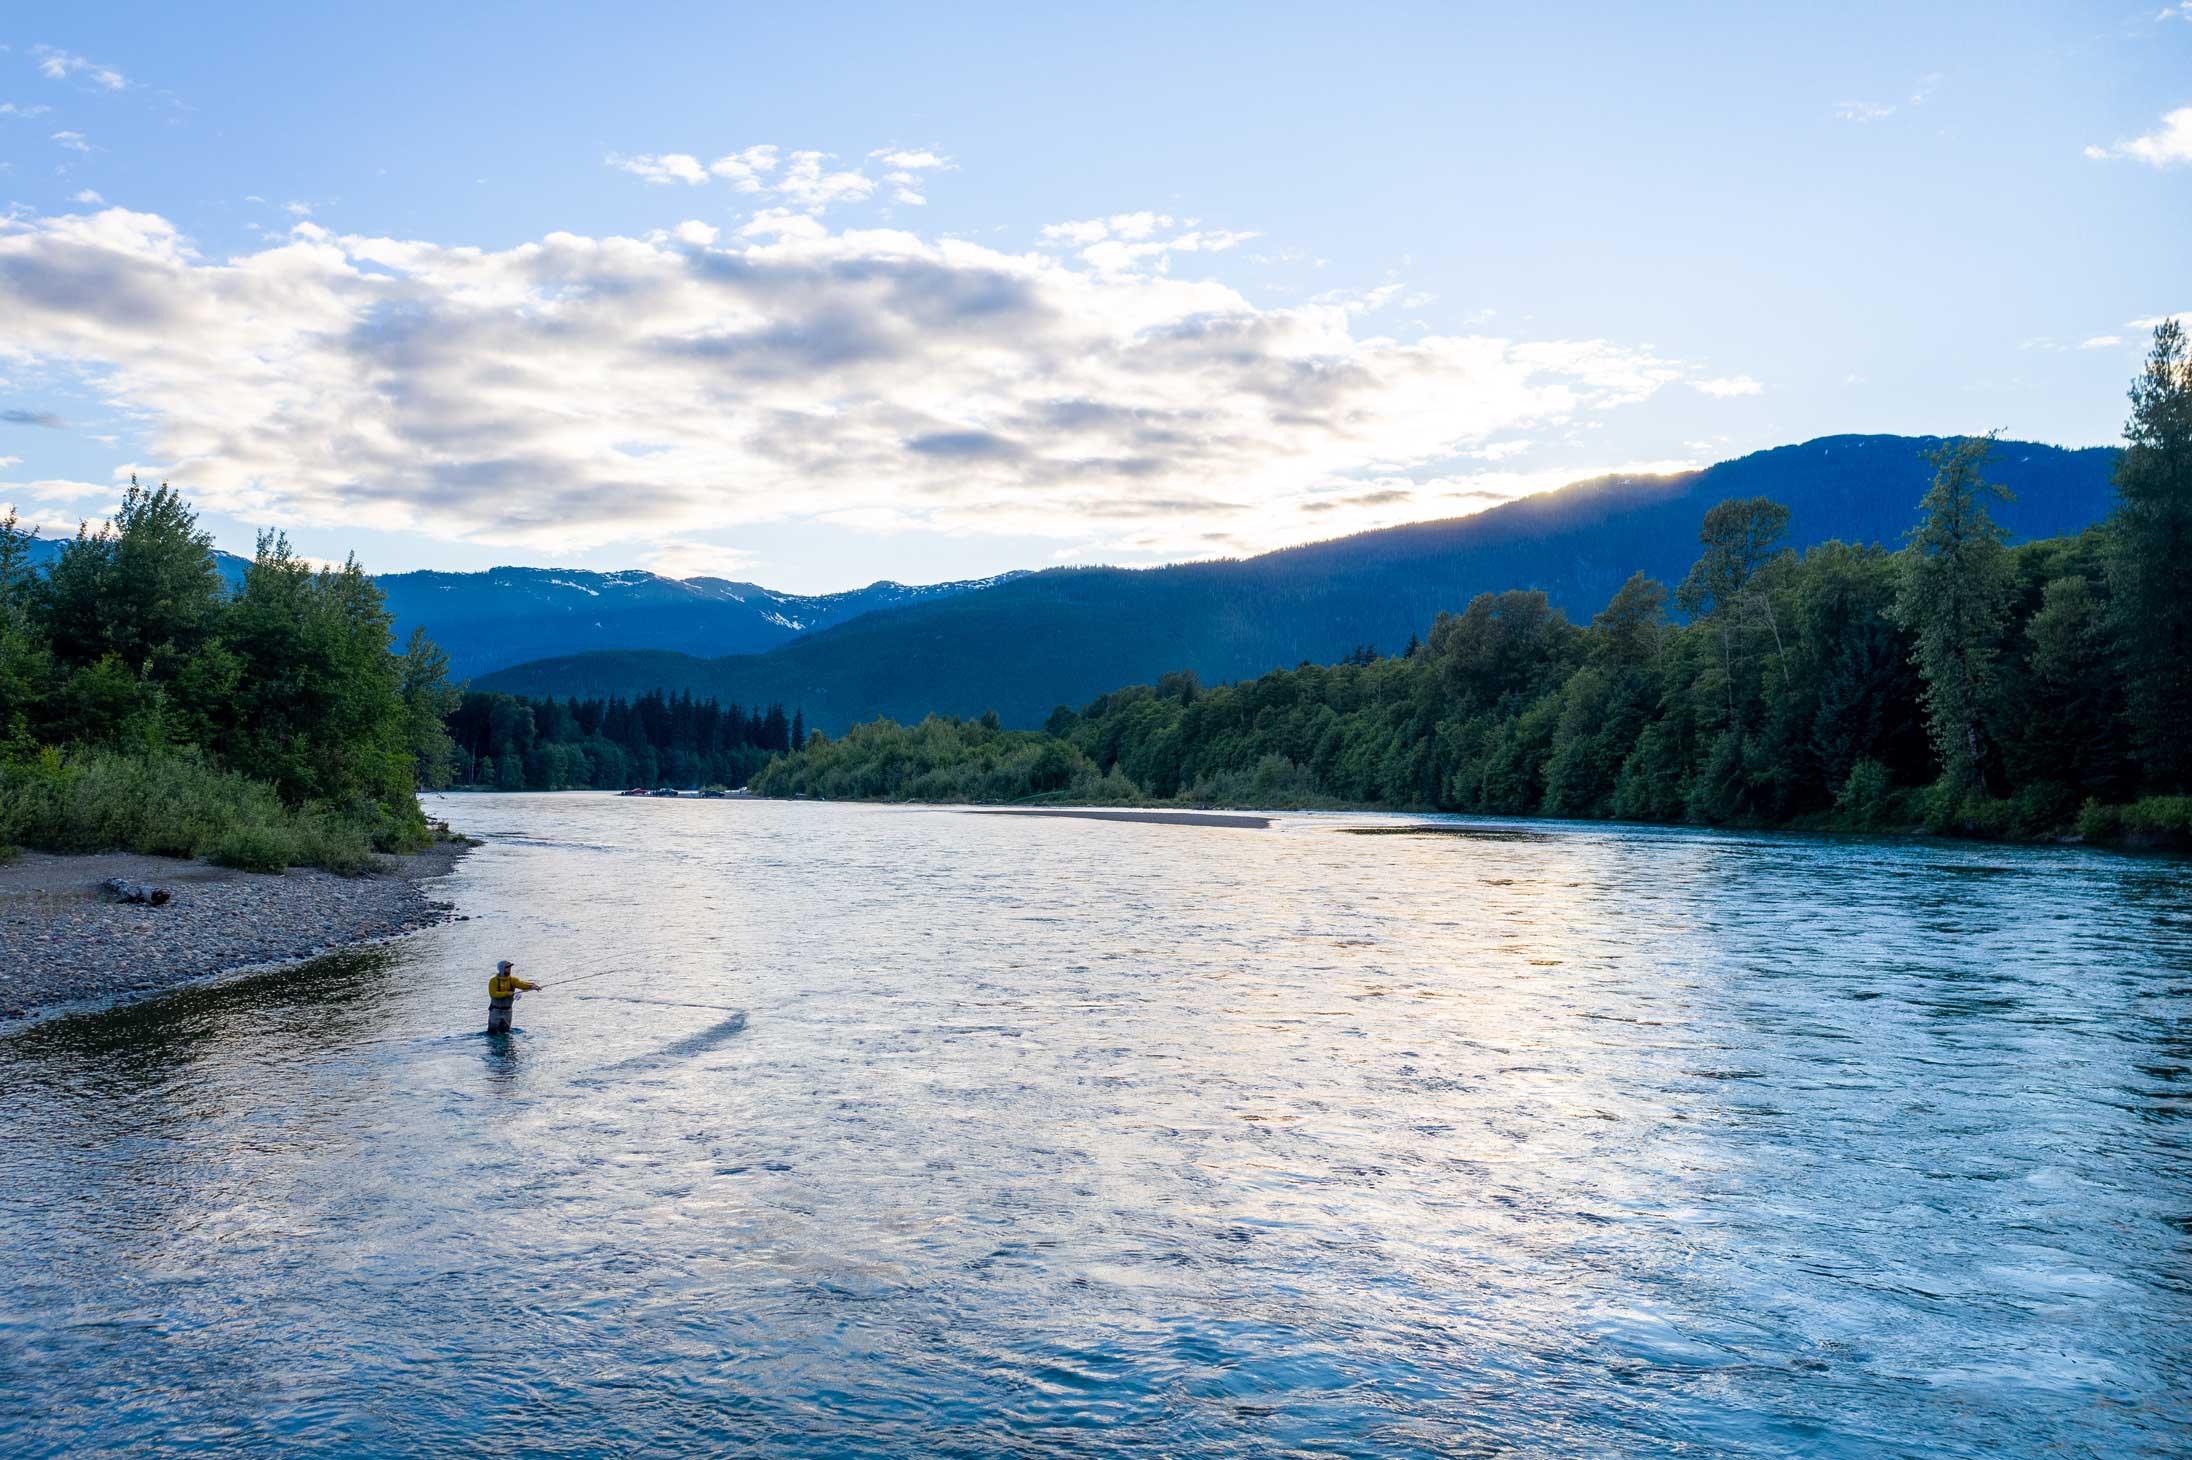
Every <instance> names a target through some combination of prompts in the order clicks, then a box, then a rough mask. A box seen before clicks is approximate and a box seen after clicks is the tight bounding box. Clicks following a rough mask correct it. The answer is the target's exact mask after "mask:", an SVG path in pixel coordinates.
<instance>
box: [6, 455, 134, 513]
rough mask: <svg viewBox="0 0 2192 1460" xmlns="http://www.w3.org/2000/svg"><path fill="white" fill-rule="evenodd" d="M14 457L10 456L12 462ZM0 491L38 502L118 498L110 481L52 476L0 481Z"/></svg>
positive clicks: (118, 495) (117, 493) (118, 494)
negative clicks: (37, 478) (34, 479)
mask: <svg viewBox="0 0 2192 1460" xmlns="http://www.w3.org/2000/svg"><path fill="white" fill-rule="evenodd" d="M14 460H15V458H13V457H10V458H9V461H10V462H13V461H14ZM0 492H8V493H21V494H23V495H24V496H28V497H32V498H35V499H36V500H38V501H40V502H76V501H81V500H83V499H84V498H86V497H97V498H101V499H104V498H109V497H113V498H119V497H120V495H121V494H120V493H119V492H118V491H116V490H115V487H114V484H113V483H112V482H78V481H70V480H67V479H65V478H60V477H53V478H48V479H47V480H45V481H40V482H0Z"/></svg>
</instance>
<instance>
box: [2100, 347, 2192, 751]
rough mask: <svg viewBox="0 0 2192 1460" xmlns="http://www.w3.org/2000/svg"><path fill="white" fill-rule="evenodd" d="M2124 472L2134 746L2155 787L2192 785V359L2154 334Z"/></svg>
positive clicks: (2122, 633)
mask: <svg viewBox="0 0 2192 1460" xmlns="http://www.w3.org/2000/svg"><path fill="white" fill-rule="evenodd" d="M2124 439H2125V442H2126V445H2125V449H2124V454H2123V457H2122V459H2121V460H2120V461H2119V462H2118V463H2117V466H2116V512H2115V516H2114V518H2113V519H2112V520H2111V522H2110V535H2111V538H2112V548H2113V551H2112V552H2111V553H2110V555H2109V560H2108V583H2109V588H2110V590H2111V593H2112V594H2113V597H2114V619H2115V628H2116V638H2117V642H2118V643H2119V644H2120V645H2121V646H2122V652H2123V660H2124V667H2125V670H2126V671H2127V678H2128V681H2129V682H2128V685H2127V699H2128V707H2129V712H2130V721H2131V731H2132V738H2133V742H2134V744H2135V745H2136V747H2137V749H2138V753H2139V758H2140V760H2141V762H2142V763H2143V765H2144V767H2145V770H2146V774H2147V777H2148V779H2149V781H2150V783H2151V784H2153V785H2155V786H2157V787H2160V788H2163V789H2167V790H2179V791H2181V790H2184V789H2186V788H2187V787H2192V359H2188V358H2187V353H2186V347H2185V338H2184V327H2183V326H2182V325H2181V324H2179V323H2178V322H2177V321H2176V320H2173V319H2171V320H2165V321H2163V322H2162V323H2161V324H2160V325H2158V326H2157V327H2156V328H2155V330H2154V347H2153V350H2152V352H2151V353H2150V354H2149V355H2148V356H2147V360H2146V369H2145V371H2144V372H2143V373H2142V374H2141V375H2140V377H2139V378H2138V380H2137V381H2135V382H2134V383H2133V384H2132V387H2131V419H2130V420H2129V421H2128V422H2127V423H2126V424H2125V426H2124Z"/></svg>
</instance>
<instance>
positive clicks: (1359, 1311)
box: [0, 795, 2192, 1457]
mask: <svg viewBox="0 0 2192 1460" xmlns="http://www.w3.org/2000/svg"><path fill="white" fill-rule="evenodd" d="M435 811H436V814H447V815H449V816H450V817H451V818H452V819H453V820H455V821H456V823H457V824H458V825H460V826H462V827H464V828H466V829H469V830H471V831H473V832H475V833H478V834H484V835H486V836H487V837H488V839H489V845H488V846H487V847H486V848H484V849H483V850H481V851H480V852H478V853H476V854H475V855H474V856H473V857H472V858H471V859H470V860H469V861H467V862H466V863H465V864H464V865H463V866H462V867H461V869H460V870H459V872H458V873H457V874H456V875H455V876H454V877H453V878H452V879H450V881H449V882H448V883H446V884H445V888H446V895H448V896H451V897H453V898H454V899H455V900H456V902H457V903H458V905H459V908H460V910H461V911H462V912H464V913H465V914H467V915H468V916H469V921H464V922H458V923H452V924H450V925H448V926H445V927H441V928H437V929H433V930H430V931H428V932H426V933H423V934H420V935H418V936H416V937H413V938H411V939H408V940H406V941H404V942H402V943H400V944H397V945H394V946H392V947H390V948H387V949H384V950H380V951H377V952H373V953H370V954H364V955H358V956H350V957H342V958H333V959H327V960H324V961H322V962H320V963H318V964H316V965H312V966H310V967H309V968H308V969H306V970H304V971H303V972H301V973H293V974H287V975H275V976H267V977H261V978H255V979H251V980H248V981H245V982H242V983H238V984H234V985H230V986H227V987H223V988H218V989H211V990H199V991H194V992H188V993H184V994H181V995H178V996H174V997H171V998H168V999H164V1000H161V1001H158V1002H155V1003H151V1004H147V1005H143V1006H139V1007H136V1008H132V1009H126V1010H120V1011H116V1012H114V1013H111V1014H106V1015H101V1016H96V1017H87V1018H77V1019H70V1020H64V1021H59V1022H56V1023H52V1024H48V1025H44V1026H40V1027H38V1028H34V1029H31V1030H29V1031H26V1032H23V1033H21V1034H18V1035H16V1036H13V1037H11V1038H9V1039H6V1040H5V1041H0V1133H4V1136H5V1139H4V1141H0V1190H4V1191H5V1192H6V1198H5V1201H4V1202H0V1453H7V1454H10V1455H29V1456H45V1455H55V1456H58V1455H64V1454H65V1455H78V1454H132V1455H138V1454H202V1453H239V1454H241V1453H250V1454H267V1453H284V1452H287V1453H303V1452H305V1451H308V1450H309V1451H320V1450H323V1449H326V1448H328V1447H331V1446H350V1447H352V1448H353V1449H355V1450H357V1451H360V1452H366V1453H374V1452H380V1453H386V1452H403V1453H425V1454H460V1453H476V1452H478V1451H480V1450H483V1449H484V1450H488V1451H493V1452H503V1453H518V1452H521V1451H522V1452H524V1453H540V1454H567V1455H598V1454H660V1455H683V1454H695V1453H708V1454H732V1455H739V1454H753V1455H770V1456H779V1455H781V1456H810V1455H812V1456H820V1455H853V1454H878V1455H881V1454H892V1455H905V1454H938V1455H969V1456H975V1455H980V1456H990V1455H1038V1454H1042V1455H1058V1454H1063V1455H1072V1454H1086V1455H1123V1456H1139V1455H1151V1456H1155V1455H1167V1456H1250V1455H1255V1456H1263V1455H1288V1454H1380V1455H1495V1454H1497V1455H1505V1454H1519V1455H1531V1456H1538V1455H1544V1456H1606V1455H1674V1454H1689V1455H1699V1454H1715V1455H1718V1454H1725V1455H1738V1456H1798V1455H1804V1456H1812V1455H1829V1456H1903V1455H1954V1456H1987V1457H1999V1456H2012V1457H2014V1456H2039V1455H2050V1456H2056V1455H2094V1456H2111V1457H2114V1456H2136V1455H2152V1456H2164V1455H2182V1454H2184V1453H2185V1452H2186V1451H2187V1449H2188V1448H2192V1420H2188V1419H2187V1415H2188V1413H2192V1340H2188V1339H2187V1338H2186V1333H2187V1331H2188V1329H2192V1157H2188V1151H2192V1146H2188V1140H2187V1137H2188V1134H2192V1130H2188V1126H2187V1122H2186V1116H2187V1115H2188V1114H2192V1099H2188V1097H2192V1075H2188V1067H2192V887H2188V877H2187V864H2186V863H2184V862H2182V861H2171V860H2160V859H2139V858H2131V857H2119V856H2109V855H2103V854H2096V853H2086V852H2079V851H2070V850H2035V849H2008V848H1992V847H1964V846H1937V845H1909V844H1894V843H1879V842H1863V841H1850V842H1837V841H1826V840H1807V839H1799V838H1793V837H1770V836H1732V835H1717V834H1709V833H1698V832H1684V831H1662V830H1650V829H1639V828H1604V827H1570V826H1514V825H1508V826H1487V825H1481V824H1471V823H1458V822H1457V823H1448V829H1447V832H1446V834H1436V835H1407V834H1391V835H1376V836H1361V835H1348V834H1344V833H1343V832H1342V831H1341V830H1340V829H1339V828H1340V827H1341V826H1343V825H1348V826H1365V825H1375V824H1376V823H1374V822H1369V821H1366V820H1365V819H1363V818H1319V817H1297V816H1284V817H1279V818H1275V819H1274V822H1273V825H1272V826H1271V827H1270V828H1268V829H1264V830H1255V829H1236V828H1221V827H1165V826H1150V825H1142V824H1135V823H1122V822H1108V821H1089V820H1060V819H1048V818H1034V817H999V816H971V815H964V814H957V813H951V812H941V811H930V810H918V809H906V808H882V807H858V806H828V805H814V804H778V803H743V802H701V801H676V802H672V801H654V800H619V799H615V798H609V797H598V796H571V795H566V796H553V797H551V796H503V797H469V798H454V799H450V800H448V801H446V802H444V803H443V804H441V805H439V806H437V807H436V808H435ZM1391 825H1392V824H1391V823H1386V824H1385V829H1388V830H1390V829H1391ZM498 957H509V958H513V959H515V960H517V962H518V963H519V965H520V968H521V971H522V972H525V973H528V974H530V975H531V976H533V977H535V978H538V979H541V980H543V981H545V982H548V983H550V984H551V985H558V984H559V983H560V986H553V987H551V988H550V989H549V990H547V991H545V992H543V993H540V994H535V995H529V996H527V997H525V998H524V999H523V1000H522V1001H521V1003H520V1005H519V1012H518V1025H519V1029H518V1033H517V1034H516V1035H515V1036H514V1037H512V1038H510V1039H509V1040H507V1041H490V1040H488V1039H486V1038H485V1037H483V1036H481V1035H478V1034H476V1033H474V1032H473V1031H475V1030H476V1029H478V1028H480V1027H481V1025H482V1024H483V1021H484V1013H485V1010H484V1003H485V991H484V983H485V980H486V977H487V974H488V972H489V971H490V970H491V968H492V966H493V962H494V960H495V959H496V958H498ZM582 977H583V979H584V981H583V982H581V981H579V980H580V979H581V978H582Z"/></svg>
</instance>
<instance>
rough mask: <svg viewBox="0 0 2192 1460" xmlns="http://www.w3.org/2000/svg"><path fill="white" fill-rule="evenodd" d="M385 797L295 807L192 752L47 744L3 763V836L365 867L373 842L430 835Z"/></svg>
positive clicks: (282, 863) (74, 845) (274, 863)
mask: <svg viewBox="0 0 2192 1460" xmlns="http://www.w3.org/2000/svg"><path fill="white" fill-rule="evenodd" d="M423 834H424V827H423V823H422V824H421V826H420V827H419V828H418V830H417V833H416V834H414V833H413V831H412V829H411V828H410V827H409V826H408V825H407V824H406V823H405V822H404V821H403V820H402V819H400V818H399V817H396V816H394V815H391V814H390V813H388V812H387V810H386V809H385V808H384V807H382V806H380V805H379V804H378V803H375V802H370V801H361V802H359V803H355V804H354V805H353V806H352V807H351V808H349V809H348V810H347V811H344V812H336V811H332V810H330V809H328V808H326V807H324V806H318V805H307V806H305V807H303V808H301V809H297V810H292V809H291V808H289V807H288V806H286V805H284V804H283V802H282V799H281V797H280V796H279V795H278V794H277V793H276V791H275V789H274V787H272V786H271V785H269V784H268V783H266V782H264V781H257V780H252V779H251V778H249V777H247V776H243V775H240V774H238V773H236V772H234V771H223V770H219V769H216V768H215V767H214V766H212V765H211V764H209V763H208V761H207V760H206V759H205V757H204V756H203V755H201V754H199V753H197V752H194V751H176V750H169V751H158V752H143V753H137V754H125V753H123V752H120V751H112V750H95V751H76V752H72V753H63V752H61V751H58V750H53V749H51V748H49V749H46V750H43V751H41V752H40V753H39V754H38V755H36V756H35V757H32V758H30V759H28V760H24V761H18V762H15V763H13V764H9V765H6V766H0V843H19V844H21V845H23V846H27V847H37V848H39V849H41V850H45V851H55V852H102V851H130V852H142V853H145V854H147V855H152V856H164V857H211V858H212V859H213V860H214V861H217V862H220V863H222V864H224V865H226V866H231V867H244V868H249V869H250V870H253V871H262V872H279V871H281V870H282V869H283V868H284V867H291V866H314V867H325V868H327V869H328V870H329V871H334V872H342V873H357V872H363V871H367V870H369V869H370V868H371V867H372V865H373V851H374V848H375V846H376V845H377V844H384V843H385V844H386V846H387V848H388V849H390V850H408V849H409V848H410V847H411V846H415V845H418V844H419V842H420V841H421V840H422V839H423Z"/></svg>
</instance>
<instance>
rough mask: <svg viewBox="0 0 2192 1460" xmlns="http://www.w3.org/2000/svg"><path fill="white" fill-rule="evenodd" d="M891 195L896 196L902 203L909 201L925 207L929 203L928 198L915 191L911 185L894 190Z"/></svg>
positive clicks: (911, 203)
mask: <svg viewBox="0 0 2192 1460" xmlns="http://www.w3.org/2000/svg"><path fill="white" fill-rule="evenodd" d="M891 196H892V197H894V198H896V199H897V200H898V201H899V202H901V203H907V204H910V205H912V206H913V207H916V208H919V207H924V206H926V205H927V203H928V199H927V198H925V197H923V196H921V194H919V193H917V192H915V191H914V190H913V189H912V188H909V187H900V188H898V189H897V190H896V191H894V192H893V193H892V194H891Z"/></svg>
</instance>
